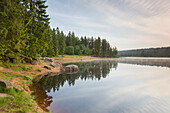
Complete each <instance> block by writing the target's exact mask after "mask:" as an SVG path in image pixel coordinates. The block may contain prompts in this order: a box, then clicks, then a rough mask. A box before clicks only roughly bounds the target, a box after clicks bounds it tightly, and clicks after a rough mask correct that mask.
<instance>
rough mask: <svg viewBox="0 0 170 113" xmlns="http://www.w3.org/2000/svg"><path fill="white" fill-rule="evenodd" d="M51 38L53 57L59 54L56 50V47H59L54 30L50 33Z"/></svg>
mask: <svg viewBox="0 0 170 113" xmlns="http://www.w3.org/2000/svg"><path fill="white" fill-rule="evenodd" d="M52 38H53V45H54V46H53V49H54V56H58V54H59V50H58V46H59V43H58V38H57V34H56V30H55V29H53V31H52Z"/></svg>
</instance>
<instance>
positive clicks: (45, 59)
mask: <svg viewBox="0 0 170 113" xmlns="http://www.w3.org/2000/svg"><path fill="white" fill-rule="evenodd" d="M44 62H50V63H52V62H53V60H52V59H51V58H48V57H45V58H44Z"/></svg>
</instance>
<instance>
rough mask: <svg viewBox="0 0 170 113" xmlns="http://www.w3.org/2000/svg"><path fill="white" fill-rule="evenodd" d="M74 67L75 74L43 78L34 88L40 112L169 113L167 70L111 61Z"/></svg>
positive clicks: (169, 69) (165, 68) (169, 77)
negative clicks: (76, 68)
mask: <svg viewBox="0 0 170 113" xmlns="http://www.w3.org/2000/svg"><path fill="white" fill-rule="evenodd" d="M77 65H79V68H80V71H79V73H77V74H73V75H59V76H55V77H49V78H44V79H42V81H40V85H39V86H38V85H37V86H36V88H37V87H38V89H41V90H39V92H38V93H36V94H37V95H38V94H40V95H41V96H40V95H38V97H39V100H37V102H38V103H39V105H40V106H41V107H42V108H43V109H45V110H47V111H48V110H49V111H50V112H52V113H132V112H133V113H139V112H142V113H143V112H148V113H168V112H170V74H169V73H170V68H167V67H156V66H141V65H132V64H122V63H119V64H117V63H116V62H113V61H107V62H106V61H101V62H89V63H79V64H77ZM36 88H35V89H36ZM40 92H41V93H40ZM43 94H44V95H45V96H42V95H43ZM42 97H43V98H42Z"/></svg>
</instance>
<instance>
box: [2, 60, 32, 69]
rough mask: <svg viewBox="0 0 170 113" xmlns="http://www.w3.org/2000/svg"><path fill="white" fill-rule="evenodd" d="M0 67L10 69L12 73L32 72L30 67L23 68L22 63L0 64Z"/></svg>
mask: <svg viewBox="0 0 170 113" xmlns="http://www.w3.org/2000/svg"><path fill="white" fill-rule="evenodd" d="M0 66H2V67H5V68H9V69H12V70H14V71H32V67H30V66H24V65H23V64H22V63H9V62H4V63H3V62H0Z"/></svg>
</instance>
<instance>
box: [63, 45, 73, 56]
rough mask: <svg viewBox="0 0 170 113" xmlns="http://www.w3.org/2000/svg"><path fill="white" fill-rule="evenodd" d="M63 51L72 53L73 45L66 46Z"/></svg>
mask: <svg viewBox="0 0 170 113" xmlns="http://www.w3.org/2000/svg"><path fill="white" fill-rule="evenodd" d="M65 53H66V54H69V55H74V47H73V46H68V47H66V50H65Z"/></svg>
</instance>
